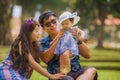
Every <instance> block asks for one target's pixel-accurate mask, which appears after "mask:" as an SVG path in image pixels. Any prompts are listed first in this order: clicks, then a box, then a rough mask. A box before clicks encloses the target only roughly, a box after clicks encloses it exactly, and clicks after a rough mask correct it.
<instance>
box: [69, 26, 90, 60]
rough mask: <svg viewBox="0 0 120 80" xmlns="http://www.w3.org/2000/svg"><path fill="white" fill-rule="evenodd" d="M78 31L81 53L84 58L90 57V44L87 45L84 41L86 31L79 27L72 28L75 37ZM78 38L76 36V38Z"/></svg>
mask: <svg viewBox="0 0 120 80" xmlns="http://www.w3.org/2000/svg"><path fill="white" fill-rule="evenodd" d="M77 31H78V38H77V39H78V40H77V41H78V43H79V51H80V52H79V53H80V54H81V56H83V57H84V58H90V49H89V48H88V46H87V45H86V43H84V42H83V40H84V37H85V32H84V31H83V30H81V29H79V28H73V29H72V30H71V33H72V35H73V37H74V38H75V37H76V33H77ZM75 39H76V38H75Z"/></svg>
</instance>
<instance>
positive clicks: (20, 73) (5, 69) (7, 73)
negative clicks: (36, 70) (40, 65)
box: [0, 53, 33, 80]
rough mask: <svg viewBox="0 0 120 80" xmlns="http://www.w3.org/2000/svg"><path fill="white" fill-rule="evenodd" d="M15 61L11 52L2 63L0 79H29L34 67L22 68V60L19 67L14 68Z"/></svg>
mask: <svg viewBox="0 0 120 80" xmlns="http://www.w3.org/2000/svg"><path fill="white" fill-rule="evenodd" d="M12 66H13V62H12V60H11V58H10V53H9V54H8V56H7V57H6V58H5V60H4V61H3V62H2V64H0V80H29V78H30V76H31V74H32V71H33V69H32V68H31V67H30V66H29V67H28V68H27V70H24V69H23V68H22V62H21V64H20V67H19V68H18V69H16V70H15V69H13V67H12Z"/></svg>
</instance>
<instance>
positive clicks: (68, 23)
mask: <svg viewBox="0 0 120 80" xmlns="http://www.w3.org/2000/svg"><path fill="white" fill-rule="evenodd" d="M61 25H62V28H64V29H68V28H70V27H72V25H73V23H72V22H71V21H70V20H69V19H66V20H64V21H63V22H62V23H61Z"/></svg>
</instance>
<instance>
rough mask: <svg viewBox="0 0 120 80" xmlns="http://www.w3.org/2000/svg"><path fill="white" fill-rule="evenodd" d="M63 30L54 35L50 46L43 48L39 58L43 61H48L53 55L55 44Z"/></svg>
mask: <svg viewBox="0 0 120 80" xmlns="http://www.w3.org/2000/svg"><path fill="white" fill-rule="evenodd" d="M64 32H65V31H64V30H61V31H60V33H59V34H58V35H57V36H56V37H55V39H54V40H53V41H52V42H51V43H50V44H51V46H50V48H48V49H47V50H45V51H44V52H43V53H42V54H41V55H40V58H41V59H42V60H43V61H44V62H45V63H48V62H49V61H50V60H51V59H52V58H53V57H54V51H55V49H56V46H57V44H58V42H59V40H60V38H61V37H62V36H63V34H64Z"/></svg>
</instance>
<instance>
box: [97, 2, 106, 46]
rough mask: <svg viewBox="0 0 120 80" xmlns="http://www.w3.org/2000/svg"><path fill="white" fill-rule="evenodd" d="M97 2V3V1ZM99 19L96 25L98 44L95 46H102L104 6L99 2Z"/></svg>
mask: <svg viewBox="0 0 120 80" xmlns="http://www.w3.org/2000/svg"><path fill="white" fill-rule="evenodd" d="M98 4H99V3H98ZM98 10H99V19H100V21H101V24H100V25H99V26H98V36H97V37H98V45H97V48H103V40H104V26H105V25H104V20H105V16H106V7H105V6H104V5H101V4H99V7H98Z"/></svg>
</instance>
